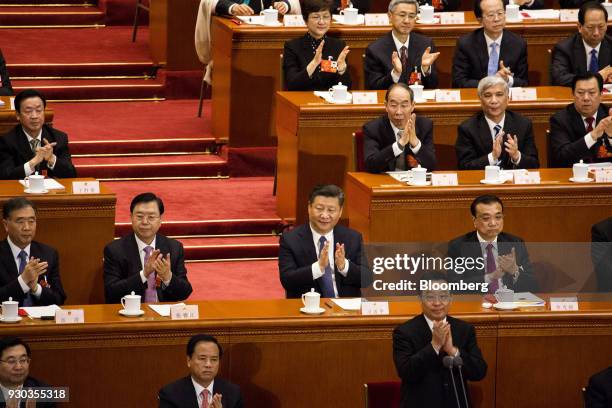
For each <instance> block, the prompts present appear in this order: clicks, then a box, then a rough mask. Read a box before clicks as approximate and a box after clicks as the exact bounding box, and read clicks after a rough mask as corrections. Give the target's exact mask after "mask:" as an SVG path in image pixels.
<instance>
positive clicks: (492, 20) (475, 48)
mask: <svg viewBox="0 0 612 408" xmlns="http://www.w3.org/2000/svg"><path fill="white" fill-rule="evenodd" d="M474 14H475V15H476V18H477V19H478V21H480V23H481V24H482V28H479V29H477V30H476V31H474V32H471V33H469V34H466V35H464V36H462V37H460V38H459V39H458V40H457V46H456V49H455V55H454V56H453V88H476V87H477V86H478V81H480V80H481V79H482V78H484V77H486V76H487V75H498V76H499V77H501V78H503V79H504V80H505V81H506V82H507V83H508V85H509V86H510V87H512V86H527V73H528V67H527V43H526V42H525V40H523V39H522V38H521V37H520V36H518V35H516V34H514V33H513V32H511V31H508V30H505V29H504V27H505V26H506V14H505V11H504V4H503V2H502V0H477V1H476V2H475V3H474Z"/></svg>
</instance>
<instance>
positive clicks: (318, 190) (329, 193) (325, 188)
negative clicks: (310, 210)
mask: <svg viewBox="0 0 612 408" xmlns="http://www.w3.org/2000/svg"><path fill="white" fill-rule="evenodd" d="M318 196H323V197H332V198H334V197H335V198H337V199H338V203H339V204H340V207H342V206H343V205H344V191H342V189H341V188H340V187H338V186H337V185H335V184H319V185H318V186H316V187H315V188H314V189H312V191H311V192H310V196H309V197H308V204H312V203H314V200H315V198H317V197H318Z"/></svg>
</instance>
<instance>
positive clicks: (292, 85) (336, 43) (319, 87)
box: [283, 35, 351, 91]
mask: <svg viewBox="0 0 612 408" xmlns="http://www.w3.org/2000/svg"><path fill="white" fill-rule="evenodd" d="M324 39H325V45H323V59H327V58H328V57H330V56H331V57H333V60H334V61H337V60H338V56H339V55H340V53H341V52H342V50H343V49H344V47H345V46H346V44H345V43H344V41H342V40H339V39H337V38H334V37H329V36H327V35H326V36H325V37H324ZM314 54H315V52H314V50H313V49H312V44H311V40H310V37H309V36H308V35H304V36H303V37H300V38H294V39H293V40H289V41H287V42H286V43H285V50H284V51H283V70H284V71H285V82H286V85H287V89H288V90H289V91H327V90H328V89H329V88H331V87H332V86H334V85H337V84H338V82H342V84H343V85H346V86H348V87H349V89H350V87H351V75H350V73H349V68H348V67H347V69H346V71H345V72H344V74H342V75H339V74H338V73H337V72H336V73H333V72H321V70H320V69H319V68H317V69H316V70H315V72H314V73H313V74H312V77H309V76H308V72H307V71H306V67H307V66H308V64H309V63H310V61H312V59H313V57H314Z"/></svg>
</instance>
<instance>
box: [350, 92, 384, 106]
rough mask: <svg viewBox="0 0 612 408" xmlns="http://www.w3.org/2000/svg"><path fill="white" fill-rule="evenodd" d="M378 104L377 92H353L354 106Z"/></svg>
mask: <svg viewBox="0 0 612 408" xmlns="http://www.w3.org/2000/svg"><path fill="white" fill-rule="evenodd" d="M377 103H378V93H376V92H353V104H354V105H370V104H374V105H375V104H377Z"/></svg>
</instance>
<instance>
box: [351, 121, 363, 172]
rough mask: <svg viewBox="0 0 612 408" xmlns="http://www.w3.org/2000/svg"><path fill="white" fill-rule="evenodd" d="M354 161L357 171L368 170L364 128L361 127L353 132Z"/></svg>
mask: <svg viewBox="0 0 612 408" xmlns="http://www.w3.org/2000/svg"><path fill="white" fill-rule="evenodd" d="M353 163H354V166H355V167H354V170H355V171H366V169H365V157H364V154H363V130H361V129H359V130H356V131H355V133H353Z"/></svg>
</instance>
